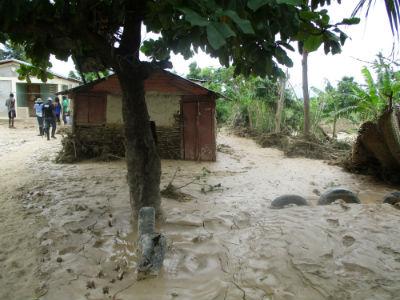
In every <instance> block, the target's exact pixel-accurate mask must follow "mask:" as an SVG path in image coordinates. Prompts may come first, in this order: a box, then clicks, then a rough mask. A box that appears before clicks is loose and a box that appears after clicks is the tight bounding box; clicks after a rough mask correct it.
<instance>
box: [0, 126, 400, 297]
mask: <svg viewBox="0 0 400 300" xmlns="http://www.w3.org/2000/svg"><path fill="white" fill-rule="evenodd" d="M17 125H18V126H17V127H18V128H17V129H16V130H14V131H12V132H10V131H9V129H8V128H6V126H5V123H1V124H0V145H1V146H0V147H1V151H0V156H1V157H0V159H1V164H0V168H1V174H2V180H1V181H0V188H1V191H2V193H1V195H0V214H1V216H0V251H1V253H0V268H1V271H0V299H35V298H37V299H49V300H50V299H59V300H64V299H68V300H69V299H133V298H134V299H396V297H398V295H399V294H400V244H399V243H398V241H399V238H400V228H399V226H398V224H399V221H400V210H397V209H395V208H393V207H392V206H391V205H389V204H382V203H381V201H382V199H383V196H384V195H385V194H386V193H388V192H392V191H394V188H393V187H390V186H386V185H383V184H380V183H377V182H375V181H373V179H371V178H370V177H367V176H360V175H353V174H348V173H344V172H343V171H342V170H341V169H340V168H338V167H335V166H329V165H327V164H325V163H323V162H322V161H316V160H310V159H305V158H286V157H284V156H283V154H282V152H281V151H279V150H277V149H269V148H267V149H263V148H260V147H259V146H257V145H256V144H255V143H254V142H253V141H251V140H248V139H244V138H239V137H235V136H228V135H226V134H222V135H220V136H219V137H218V143H220V144H223V145H225V146H224V149H229V151H223V152H219V153H218V157H217V160H218V161H217V162H215V163H198V162H188V161H173V160H163V161H162V171H163V172H162V187H166V186H167V185H168V184H169V183H171V178H173V177H174V180H173V184H174V185H175V186H176V187H182V188H180V189H179V190H180V191H181V192H182V193H185V194H187V195H190V196H191V199H190V200H189V201H185V202H182V201H176V200H173V199H168V198H163V201H162V207H163V210H164V216H165V220H164V222H163V223H162V224H158V228H157V231H160V232H162V233H163V234H165V235H166V237H167V239H168V250H167V253H166V258H165V261H164V268H163V269H162V273H161V274H160V276H159V277H158V278H155V279H150V280H144V281H137V280H136V274H135V268H136V263H137V255H136V246H137V245H136V244H135V243H136V240H137V235H136V232H135V230H134V228H135V226H133V224H131V222H130V220H131V213H130V207H129V201H128V188H127V184H126V168H125V163H124V162H123V161H115V162H108V163H105V162H89V161H87V162H81V163H79V164H75V165H62V164H61V165H60V164H55V163H53V159H54V157H55V153H56V151H58V150H59V149H60V139H58V140H57V141H50V142H48V143H46V142H47V141H44V140H41V139H40V137H36V136H34V135H35V134H36V131H35V129H34V128H33V127H30V125H28V126H25V127H27V128H23V126H19V125H20V124H18V123H17ZM178 167H179V168H180V171H179V172H176V170H177V168H178ZM174 174H175V175H174ZM188 183H190V184H188ZM335 186H342V187H346V188H349V189H351V190H352V191H354V192H356V193H358V197H359V198H360V200H361V203H362V204H346V205H339V204H337V205H329V206H316V202H317V199H318V193H319V194H321V193H323V192H324V191H326V190H328V189H330V188H331V187H335ZM210 187H217V188H210ZM282 194H298V195H301V196H303V197H305V198H306V199H307V200H308V202H309V203H310V204H311V206H309V207H290V208H286V209H282V210H273V209H270V208H269V207H270V204H271V201H272V199H274V198H276V197H277V196H280V195H282Z"/></svg>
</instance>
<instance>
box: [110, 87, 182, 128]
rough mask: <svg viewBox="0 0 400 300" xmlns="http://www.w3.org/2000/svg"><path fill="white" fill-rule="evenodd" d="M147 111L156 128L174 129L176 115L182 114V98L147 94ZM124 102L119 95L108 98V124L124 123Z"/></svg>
mask: <svg viewBox="0 0 400 300" xmlns="http://www.w3.org/2000/svg"><path fill="white" fill-rule="evenodd" d="M146 103H147V109H148V110H149V114H150V120H151V121H155V123H156V126H165V127H173V126H174V125H175V124H176V120H175V115H176V114H177V113H178V114H179V112H180V96H179V95H166V94H158V93H146ZM121 111H122V101H121V96H119V95H108V96H107V123H108V124H121V123H122V114H121Z"/></svg>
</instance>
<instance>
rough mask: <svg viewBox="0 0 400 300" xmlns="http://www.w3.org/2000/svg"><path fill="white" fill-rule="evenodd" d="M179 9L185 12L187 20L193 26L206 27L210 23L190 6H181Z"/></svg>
mask: <svg viewBox="0 0 400 300" xmlns="http://www.w3.org/2000/svg"><path fill="white" fill-rule="evenodd" d="M179 10H180V11H181V12H183V13H184V14H185V20H186V21H188V22H189V23H190V24H191V25H192V26H202V27H204V26H207V25H208V23H209V22H208V20H207V19H205V18H203V17H202V16H200V15H199V14H198V13H197V12H195V11H194V10H191V9H190V8H180V9H179Z"/></svg>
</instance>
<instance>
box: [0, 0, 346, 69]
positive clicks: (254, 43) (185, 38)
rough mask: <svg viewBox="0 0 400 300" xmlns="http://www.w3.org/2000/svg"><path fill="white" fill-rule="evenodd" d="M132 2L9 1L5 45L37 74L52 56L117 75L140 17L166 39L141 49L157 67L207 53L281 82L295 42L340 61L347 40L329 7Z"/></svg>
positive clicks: (283, 1)
mask: <svg viewBox="0 0 400 300" xmlns="http://www.w3.org/2000/svg"><path fill="white" fill-rule="evenodd" d="M130 2H131V1H126V0H105V1H94V0H87V1H78V0H72V1H63V0H54V1H43V0H33V1H30V0H29V1H28V0H4V1H2V2H1V3H0V15H1V20H0V41H2V42H5V41H6V40H8V39H9V40H12V41H13V43H17V44H21V45H23V46H24V47H25V50H26V53H27V56H28V57H30V58H31V59H32V63H33V64H34V65H36V66H40V67H47V66H49V55H50V54H55V55H56V57H57V58H58V59H62V60H66V59H67V58H68V57H69V56H71V55H72V57H73V58H74V60H75V62H76V64H77V66H78V68H80V69H81V71H83V72H91V71H102V70H104V69H108V68H112V67H113V63H112V56H113V54H112V52H113V51H115V50H116V49H118V48H120V47H121V46H123V45H124V44H125V42H124V41H128V40H129V38H128V37H124V35H123V33H124V28H125V27H124V26H127V25H128V24H127V19H128V18H127V16H128V15H129V14H135V18H139V19H140V20H141V21H142V22H143V24H144V25H146V28H147V30H148V31H152V32H156V33H161V37H160V38H159V39H158V40H151V41H146V42H145V43H144V45H143V47H142V50H143V51H144V52H145V53H146V54H147V55H148V56H150V57H152V58H153V59H154V61H158V62H160V61H161V62H163V61H165V60H167V59H168V58H169V53H170V51H173V52H175V53H182V54H183V55H184V57H185V58H188V57H190V56H191V55H192V54H193V51H197V50H198V49H202V50H204V51H205V52H206V53H209V54H210V55H211V56H213V57H218V58H219V60H220V62H221V63H222V65H224V66H228V65H230V64H232V65H233V66H234V67H235V72H236V73H242V74H249V73H255V74H259V75H266V74H272V75H276V74H278V73H280V71H279V67H278V65H277V62H278V63H280V64H284V65H286V66H291V65H292V62H291V60H290V59H289V57H288V56H287V54H286V51H287V50H293V49H292V46H291V45H289V42H290V41H293V40H298V41H304V46H305V47H306V48H309V49H314V48H315V47H318V46H319V45H320V44H322V43H323V44H324V48H325V50H326V52H329V51H331V52H332V53H336V52H338V50H339V49H340V45H341V44H343V43H344V40H345V39H346V35H345V34H344V33H343V32H342V31H340V29H338V28H337V25H339V24H329V16H328V14H327V10H324V9H322V10H318V9H317V8H318V4H326V1H325V0H319V1H317V0H314V1H312V8H308V6H306V5H305V4H306V2H307V1H302V0H273V1H267V0H264V1H262V0H249V1H239V0H233V1H214V0H207V1H200V2H199V1H182V0H167V1H135V2H136V4H134V5H133V4H130ZM328 2H329V1H328ZM305 7H307V9H305ZM351 22H353V21H352V20H351V19H344V20H343V22H341V23H343V24H348V23H351ZM117 52H118V51H117ZM114 55H118V54H117V53H116V52H115V53H114Z"/></svg>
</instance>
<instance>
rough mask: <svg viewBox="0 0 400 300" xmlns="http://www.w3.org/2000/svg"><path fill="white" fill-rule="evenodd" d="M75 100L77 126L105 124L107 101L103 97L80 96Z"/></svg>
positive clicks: (93, 95)
mask: <svg viewBox="0 0 400 300" xmlns="http://www.w3.org/2000/svg"><path fill="white" fill-rule="evenodd" d="M75 100H76V101H75V110H76V115H75V118H76V124H77V125H102V124H105V122H106V105H107V99H106V97H105V96H104V95H100V94H82V95H78V96H77V97H76V99H75Z"/></svg>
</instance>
